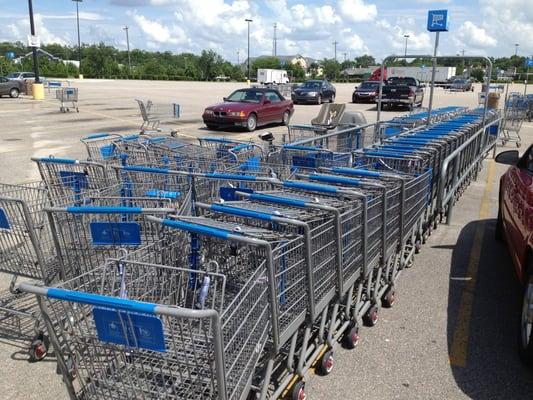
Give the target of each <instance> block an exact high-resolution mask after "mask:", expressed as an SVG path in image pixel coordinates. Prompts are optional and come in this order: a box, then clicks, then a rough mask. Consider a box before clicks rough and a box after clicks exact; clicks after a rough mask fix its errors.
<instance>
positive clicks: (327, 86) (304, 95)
mask: <svg viewBox="0 0 533 400" xmlns="http://www.w3.org/2000/svg"><path fill="white" fill-rule="evenodd" d="M335 94H336V90H335V87H334V86H333V85H332V84H331V83H329V82H328V81H319V80H316V81H315V80H314V81H306V82H304V83H303V84H302V85H301V86H298V87H297V88H296V89H294V91H293V92H292V101H293V102H294V104H298V103H314V104H322V102H323V101H329V102H331V103H333V102H334V101H335Z"/></svg>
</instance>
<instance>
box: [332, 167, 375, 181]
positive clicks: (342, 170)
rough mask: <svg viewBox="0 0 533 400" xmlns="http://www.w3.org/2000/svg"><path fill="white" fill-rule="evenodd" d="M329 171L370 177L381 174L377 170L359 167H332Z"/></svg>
mask: <svg viewBox="0 0 533 400" xmlns="http://www.w3.org/2000/svg"><path fill="white" fill-rule="evenodd" d="M331 171H333V172H336V173H339V174H345V175H355V176H366V177H370V178H380V177H381V174H380V173H379V172H376V171H369V170H367V169H359V168H346V167H334V168H331Z"/></svg>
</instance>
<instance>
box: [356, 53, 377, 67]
mask: <svg viewBox="0 0 533 400" xmlns="http://www.w3.org/2000/svg"><path fill="white" fill-rule="evenodd" d="M354 61H355V64H356V65H357V66H360V67H361V68H367V67H370V66H371V65H376V60H375V58H374V57H373V56H370V55H368V54H365V55H362V56H360V57H355V60H354Z"/></svg>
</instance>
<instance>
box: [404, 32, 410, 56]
mask: <svg viewBox="0 0 533 400" xmlns="http://www.w3.org/2000/svg"><path fill="white" fill-rule="evenodd" d="M403 37H404V38H405V53H404V56H407V39H409V35H403Z"/></svg>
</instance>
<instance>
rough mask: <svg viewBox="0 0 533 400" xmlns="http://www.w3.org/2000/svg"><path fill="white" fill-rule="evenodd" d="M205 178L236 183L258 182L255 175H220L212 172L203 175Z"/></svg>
mask: <svg viewBox="0 0 533 400" xmlns="http://www.w3.org/2000/svg"><path fill="white" fill-rule="evenodd" d="M201 176H202V175H201ZM203 176H205V177H206V178H215V179H229V180H236V181H256V180H257V176H255V175H239V174H225V173H218V172H211V173H207V174H203Z"/></svg>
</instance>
